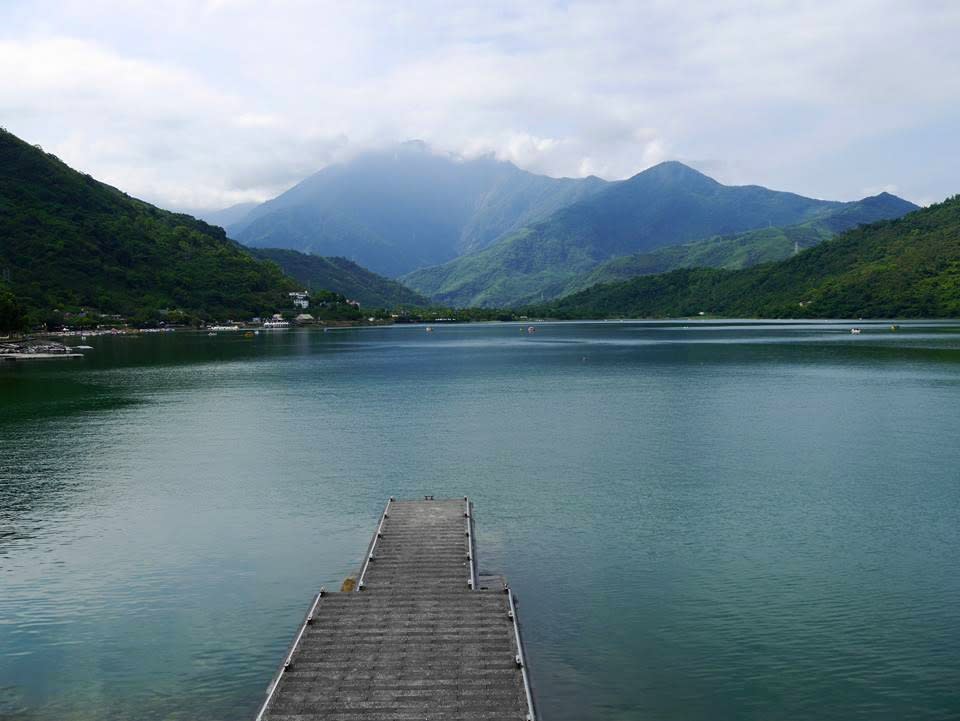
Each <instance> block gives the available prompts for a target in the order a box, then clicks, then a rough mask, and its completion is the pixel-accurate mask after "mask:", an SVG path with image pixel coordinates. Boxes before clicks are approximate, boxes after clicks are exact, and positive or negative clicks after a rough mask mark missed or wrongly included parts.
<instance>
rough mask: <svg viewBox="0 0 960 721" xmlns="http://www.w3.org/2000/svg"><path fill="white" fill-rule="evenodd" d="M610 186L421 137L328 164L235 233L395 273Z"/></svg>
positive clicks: (479, 243) (473, 246)
mask: <svg viewBox="0 0 960 721" xmlns="http://www.w3.org/2000/svg"><path fill="white" fill-rule="evenodd" d="M605 185H606V183H605V182H604V181H602V180H600V179H599V178H585V179H579V180H575V179H570V178H562V179H556V178H548V177H544V176H540V175H534V174H533V173H528V172H526V171H523V170H520V169H519V168H517V167H516V166H515V165H513V164H511V163H506V162H500V161H497V160H495V159H494V158H492V157H482V158H477V159H475V160H462V159H459V158H455V157H452V156H448V155H439V154H436V153H433V152H431V151H430V149H429V148H427V147H426V146H425V145H424V144H423V143H418V142H411V143H405V144H403V145H400V146H397V147H393V148H390V149H387V150H381V151H371V152H367V153H363V154H361V155H359V156H357V157H356V158H354V159H353V160H351V161H349V162H346V163H338V164H334V165H331V166H328V167H326V168H324V169H323V170H321V171H320V172H318V173H316V174H315V175H313V176H311V177H309V178H307V179H306V180H304V181H303V182H301V183H299V184H298V185H296V186H294V187H293V188H291V189H290V190H288V191H287V192H286V193H283V194H282V195H280V196H278V197H277V198H274V199H273V200H270V201H268V202H266V203H264V204H262V205H260V206H258V207H256V208H254V209H253V210H252V211H250V212H249V213H248V214H247V215H246V216H245V217H244V218H243V219H242V220H241V221H239V222H236V223H233V224H230V225H228V226H227V231H228V233H229V234H230V237H232V238H236V239H237V240H239V241H241V242H242V243H244V244H245V245H249V246H253V247H258V248H268V247H269V248H287V249H292V250H298V251H301V252H304V253H315V254H317V255H325V256H329V255H335V256H343V257H346V258H349V259H351V260H353V261H355V262H357V263H359V264H360V265H363V266H364V267H366V268H369V269H371V270H373V271H375V272H377V273H381V274H384V275H387V276H390V277H395V276H398V275H401V274H403V273H407V272H410V271H412V270H415V269H416V268H421V267H424V266H428V265H436V264H438V263H443V262H445V261H448V260H450V259H452V258H455V257H457V256H459V255H461V254H463V253H467V252H473V251H476V250H480V249H482V248H484V247H486V246H487V245H489V244H490V243H491V242H493V241H494V240H496V239H497V238H498V237H500V236H501V235H503V234H504V233H508V232H510V231H513V230H516V229H517V228H520V227H522V226H523V225H525V224H527V223H530V222H532V221H534V220H538V219H540V218H544V217H546V216H548V215H549V214H550V213H552V212H554V211H556V210H557V209H559V208H561V207H563V206H566V205H568V204H570V203H572V202H574V201H576V200H579V199H581V198H584V197H588V196H590V195H592V194H593V193H595V192H597V191H598V190H599V189H601V188H603V187H604V186H605Z"/></svg>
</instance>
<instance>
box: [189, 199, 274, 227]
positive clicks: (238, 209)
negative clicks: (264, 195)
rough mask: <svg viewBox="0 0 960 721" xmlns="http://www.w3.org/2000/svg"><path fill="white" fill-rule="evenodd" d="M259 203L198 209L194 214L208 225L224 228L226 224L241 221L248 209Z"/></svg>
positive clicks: (234, 223) (248, 211)
mask: <svg viewBox="0 0 960 721" xmlns="http://www.w3.org/2000/svg"><path fill="white" fill-rule="evenodd" d="M259 205H260V203H237V204H236V205H231V206H230V207H228V208H223V209H221V210H198V211H196V212H195V213H194V215H196V217H198V218H200V220H202V221H204V222H206V223H209V224H210V225H219V226H220V227H221V228H226V227H227V226H228V225H236V224H237V223H241V222H242V221H243V219H244V218H246V217H247V215H248V214H249V213H250V211H251V210H253V209H254V208H256V207H258V206H259Z"/></svg>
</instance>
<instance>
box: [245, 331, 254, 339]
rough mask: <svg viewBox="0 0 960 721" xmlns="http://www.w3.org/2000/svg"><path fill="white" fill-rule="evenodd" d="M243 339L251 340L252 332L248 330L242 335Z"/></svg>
mask: <svg viewBox="0 0 960 721" xmlns="http://www.w3.org/2000/svg"><path fill="white" fill-rule="evenodd" d="M243 337H244V338H253V331H252V330H248V331H247V332H246V333H244V334H243Z"/></svg>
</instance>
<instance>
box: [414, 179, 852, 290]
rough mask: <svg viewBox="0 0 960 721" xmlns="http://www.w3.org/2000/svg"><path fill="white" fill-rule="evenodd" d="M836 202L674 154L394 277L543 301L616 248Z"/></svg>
mask: <svg viewBox="0 0 960 721" xmlns="http://www.w3.org/2000/svg"><path fill="white" fill-rule="evenodd" d="M842 206H843V204H842V203H834V202H828V201H823V200H814V199H811V198H804V197H802V196H799V195H794V194H792V193H782V192H777V191H773V190H768V189H766V188H761V187H759V186H725V185H721V184H720V183H718V182H717V181H715V180H713V179H712V178H708V177H707V176H706V175H703V174H702V173H699V172H697V171H696V170H694V169H692V168H689V167H687V166H685V165H683V164H682V163H676V162H670V163H661V164H660V165H657V166H655V167H653V168H650V169H649V170H645V171H644V172H642V173H640V174H638V175H635V176H634V177H632V178H630V179H628V180H624V181H620V182H617V183H610V184H608V185H607V186H606V187H605V188H603V189H601V190H600V191H599V192H597V193H595V194H594V195H592V196H590V197H588V198H585V199H583V200H581V201H579V202H576V203H573V204H571V205H569V206H567V207H565V208H562V209H561V210H559V211H557V212H556V213H554V214H553V215H551V216H550V217H549V218H547V219H545V220H543V221H540V222H538V223H534V224H532V225H529V226H527V227H525V228H523V229H521V230H519V231H517V232H515V233H512V234H510V235H507V236H505V237H503V238H501V239H500V240H498V241H497V242H496V243H494V244H493V245H491V246H490V247H488V248H486V249H485V250H482V251H480V252H478V253H473V254H471V255H465V256H462V257H460V258H457V259H456V260H453V261H450V262H448V263H445V264H443V265H440V266H435V267H430V268H424V269H421V270H417V271H414V272H413V273H410V274H408V275H406V276H403V277H402V278H401V280H402V281H403V282H404V283H405V284H406V285H408V286H410V287H411V288H413V289H414V290H416V291H418V292H420V293H423V294H424V295H428V296H430V297H431V298H432V299H433V300H435V301H437V302H441V303H445V304H448V305H457V306H467V305H483V306H496V305H501V306H502V305H514V304H520V303H528V302H532V301H536V300H539V299H541V298H542V299H547V300H548V299H550V298H553V297H557V296H559V295H562V294H563V293H564V292H565V291H566V290H567V287H568V285H570V284H571V283H573V282H575V280H576V278H577V277H578V276H580V275H583V274H585V273H588V272H590V271H592V270H593V269H594V268H596V267H597V266H598V265H599V264H601V263H603V262H604V261H606V260H608V259H610V258H613V257H616V256H622V255H627V254H630V253H636V252H641V251H642V252H647V251H651V250H653V249H655V248H662V247H665V246H672V245H679V244H682V243H687V242H690V241H694V240H698V239H701V238H708V237H712V236H716V235H728V234H734V233H739V232H742V231H746V230H751V229H756V228H763V227H768V226H770V225H773V226H787V225H793V224H797V223H802V222H806V221H808V220H811V219H813V218H815V217H817V216H818V215H820V214H822V213H823V212H824V211H827V210H831V209H839V208H841V207H842Z"/></svg>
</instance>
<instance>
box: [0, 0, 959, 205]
mask: <svg viewBox="0 0 960 721" xmlns="http://www.w3.org/2000/svg"><path fill="white" fill-rule="evenodd" d="M958 38H960V2H957V1H956V0H943V1H940V0H916V1H915V2H914V1H910V2H904V1H903V0H897V1H896V2H888V1H886V0H830V1H828V2H821V1H819V0H818V1H815V2H806V1H804V0H786V1H783V2H781V1H779V0H769V1H767V2H739V1H737V2H723V1H722V0H712V1H705V2H700V1H695V2H682V1H681V0H673V1H671V0H649V1H647V0H634V1H632V2H620V1H618V0H610V1H609V2H607V1H604V0H598V1H597V2H583V3H581V2H547V1H543V0H529V1H522V0H520V1H518V0H513V1H509V2H499V0H482V1H481V2H473V1H472V0H466V1H464V2H453V3H451V2H449V1H444V2H411V3H397V2H365V1H364V0H351V2H342V0H340V1H337V2H323V1H322V0H309V1H308V0H274V1H272V2H265V1H263V2H254V1H253V0H169V1H164V0H153V1H151V2H141V1H140V0H36V1H33V2H29V1H27V0H0V126H3V127H5V128H6V129H7V130H9V131H11V132H13V133H15V134H17V135H18V136H20V137H21V138H23V139H25V140H27V141H29V142H31V143H35V144H39V145H41V146H42V147H43V148H44V149H45V150H47V151H48V152H52V153H54V154H56V155H57V156H59V157H60V158H61V159H62V160H64V161H65V162H67V163H68V164H70V165H71V166H73V167H75V168H78V169H80V170H82V171H84V172H87V173H90V174H91V175H93V176H95V177H97V178H98V179H100V180H103V181H105V182H108V183H110V184H112V185H115V186H117V187H119V188H121V189H123V190H125V191H126V192H128V193H130V194H131V195H135V196H137V197H140V198H144V199H146V200H149V201H150V202H153V203H156V204H158V205H160V206H162V207H166V208H172V209H180V210H190V209H216V208H222V207H226V206H229V205H232V204H234V203H239V202H247V201H262V200H266V199H268V198H271V197H273V196H275V195H277V194H279V193H280V192H282V191H283V190H285V189H287V188H289V187H291V186H292V185H294V184H295V183H296V182H298V181H299V180H302V179H303V178H304V177H306V176H308V175H310V174H311V173H313V172H316V171H317V170H319V169H321V168H323V167H324V166H326V165H328V164H330V163H333V162H340V161H344V160H348V159H349V157H350V156H351V155H353V154H356V153H358V152H362V151H363V150H365V149H369V148H376V147H384V146H389V145H390V144H393V143H397V142H402V141H405V140H409V139H420V140H423V141H425V142H426V143H428V144H429V145H430V146H431V147H432V148H433V149H434V150H435V151H436V152H443V153H452V154H454V155H457V156H461V157H466V158H470V157H474V156H477V155H481V154H488V153H494V154H495V155H496V156H497V157H498V158H501V159H503V160H509V161H512V162H514V163H515V164H517V165H518V166H520V167H522V168H524V169H527V170H530V171H533V172H537V173H544V174H547V175H552V176H574V177H580V176H585V175H590V174H593V175H598V176H600V177H603V178H607V179H611V180H613V179H620V178H625V177H629V176H631V175H633V174H635V173H637V172H639V171H641V170H643V169H644V168H647V167H650V166H651V165H653V164H656V163H658V162H660V161H663V160H680V161H682V162H685V163H688V164H690V165H692V166H694V167H696V168H697V169H699V170H701V171H703V172H705V173H707V174H708V175H711V176H712V177H715V178H716V179H717V180H720V181H721V182H724V183H728V184H748V183H755V184H759V185H765V186H767V187H771V188H776V189H779V190H790V191H794V192H797V193H801V194H804V195H809V196H813V197H819V198H830V199H838V200H850V199H854V198H858V197H862V196H864V195H870V194H874V193H878V192H880V191H883V190H886V191H889V192H893V193H896V194H898V195H901V196H903V197H906V198H908V199H909V200H912V201H914V202H917V203H921V204H929V203H931V202H936V201H939V200H942V199H943V198H945V197H947V196H950V195H954V194H956V193H960V162H958V161H960V132H958V130H960V40H958Z"/></svg>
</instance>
